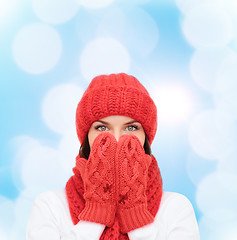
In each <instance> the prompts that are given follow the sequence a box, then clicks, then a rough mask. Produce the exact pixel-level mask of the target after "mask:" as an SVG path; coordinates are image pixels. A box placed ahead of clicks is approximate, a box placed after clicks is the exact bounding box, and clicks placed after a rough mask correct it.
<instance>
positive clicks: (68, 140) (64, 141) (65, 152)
mask: <svg viewBox="0 0 237 240" xmlns="http://www.w3.org/2000/svg"><path fill="white" fill-rule="evenodd" d="M79 148H80V143H79V140H78V138H77V134H76V130H75V131H74V132H72V133H70V134H67V135H64V136H63V137H62V138H61V141H60V143H59V152H60V155H61V156H62V161H61V164H62V166H63V168H64V169H65V171H66V172H67V173H68V174H71V173H72V171H71V170H72V168H73V167H74V166H75V159H76V156H77V154H78V153H79Z"/></svg>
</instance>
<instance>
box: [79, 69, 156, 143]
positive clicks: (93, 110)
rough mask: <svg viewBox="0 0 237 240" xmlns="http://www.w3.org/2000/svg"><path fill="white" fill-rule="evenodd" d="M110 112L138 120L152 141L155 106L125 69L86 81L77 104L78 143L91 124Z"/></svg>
mask: <svg viewBox="0 0 237 240" xmlns="http://www.w3.org/2000/svg"><path fill="white" fill-rule="evenodd" d="M111 115H123V116H128V117H131V118H133V119H135V120H136V121H138V122H140V123H141V124H142V126H143V128H144V130H145V132H146V134H147V136H148V140H149V142H150V144H151V143H152V141H153V139H154V137H155V133H156V129H157V109H156V106H155V104H154V102H153V100H152V99H151V97H150V95H149V93H148V92H147V90H146V89H145V88H144V87H143V85H142V84H141V83H140V82H139V81H138V80H137V79H136V78H135V77H133V76H130V75H127V74H125V73H119V74H110V75H100V76H97V77H95V78H94V79H93V80H92V81H91V83H90V84H89V86H88V88H87V90H86V91H85V93H84V94H83V96H82V98H81V100H80V102H79V103H78V106H77V112H76V128H77V135H78V138H79V140H80V142H81V143H82V142H83V140H84V139H85V137H86V134H87V132H88V130H89V128H90V126H91V124H92V123H93V122H94V121H96V120H98V119H100V118H104V117H107V116H111Z"/></svg>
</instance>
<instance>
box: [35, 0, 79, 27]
mask: <svg viewBox="0 0 237 240" xmlns="http://www.w3.org/2000/svg"><path fill="white" fill-rule="evenodd" d="M32 7H33V10H34V12H35V14H36V15H37V17H39V18H40V19H41V20H42V21H44V22H46V23H49V24H61V23H64V22H67V21H68V20H70V19H71V18H72V17H74V16H75V15H76V13H77V11H78V8H79V4H77V3H76V2H75V0H32Z"/></svg>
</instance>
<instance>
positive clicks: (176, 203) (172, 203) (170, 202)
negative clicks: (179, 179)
mask: <svg viewBox="0 0 237 240" xmlns="http://www.w3.org/2000/svg"><path fill="white" fill-rule="evenodd" d="M184 211H189V212H192V213H193V214H194V210H193V206H192V203H191V202H190V201H189V199H188V198H187V197H186V196H184V195H183V194H180V193H176V192H163V194H162V198H161V203H160V208H159V212H160V214H162V215H163V214H164V215H165V216H172V215H174V214H176V215H177V214H178V213H181V212H184Z"/></svg>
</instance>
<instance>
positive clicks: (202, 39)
mask: <svg viewBox="0 0 237 240" xmlns="http://www.w3.org/2000/svg"><path fill="white" fill-rule="evenodd" d="M182 29H183V32H184V35H185V37H186V38H187V40H188V42H189V43H190V44H191V45H192V46H194V47H196V48H199V47H219V46H224V45H226V44H228V43H229V42H230V41H231V40H232V39H233V35H234V26H233V23H232V21H231V19H230V17H229V16H228V14H227V13H226V12H225V11H224V10H223V9H222V8H220V7H217V6H215V5H210V6H208V5H202V6H200V7H198V8H195V9H192V10H191V11H190V12H188V13H187V15H186V16H185V19H184V22H183V25H182Z"/></svg>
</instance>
